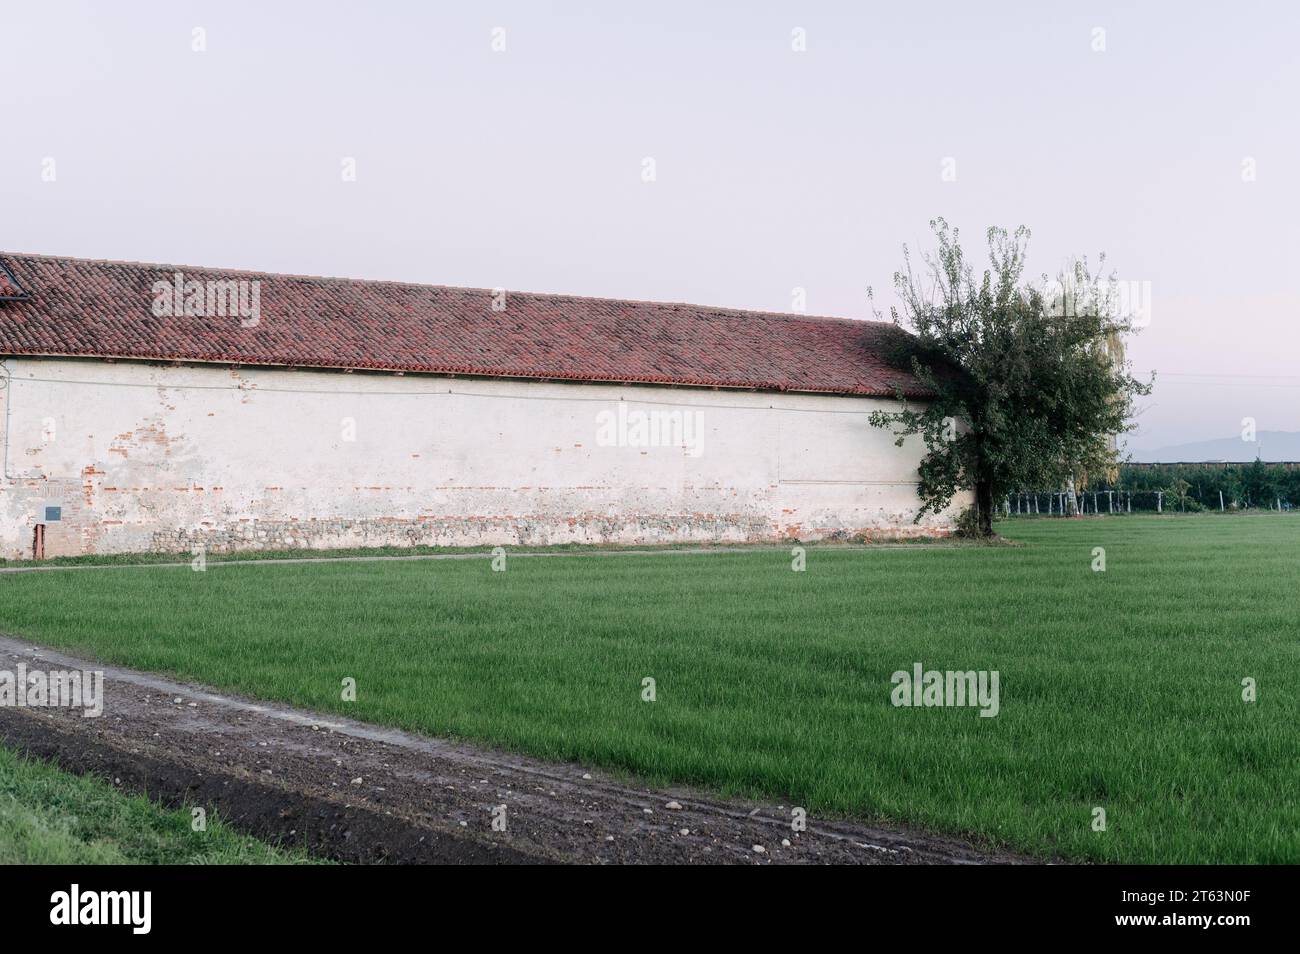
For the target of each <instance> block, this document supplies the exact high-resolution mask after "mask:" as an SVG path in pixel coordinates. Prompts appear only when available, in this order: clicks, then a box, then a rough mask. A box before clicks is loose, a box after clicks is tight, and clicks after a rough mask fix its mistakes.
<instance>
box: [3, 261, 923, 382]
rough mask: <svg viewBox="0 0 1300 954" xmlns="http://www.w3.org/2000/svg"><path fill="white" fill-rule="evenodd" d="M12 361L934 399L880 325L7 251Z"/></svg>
mask: <svg viewBox="0 0 1300 954" xmlns="http://www.w3.org/2000/svg"><path fill="white" fill-rule="evenodd" d="M0 262H3V263H4V264H6V265H7V266H8V267H9V268H10V269H11V270H12V271H13V273H14V276H15V277H16V278H17V280H18V282H19V283H20V284H21V285H22V287H23V290H25V291H26V292H27V293H28V295H29V297H28V298H26V299H24V300H19V301H0V354H8V355H47V356H94V357H105V358H109V357H111V358H135V359H143V360H175V361H195V362H215V363H221V364H257V365H279V366H298V367H322V368H357V369H373V370H388V371H412V372H430V373H439V374H466V375H490V376H504V377H519V378H543V379H565V380H574V381H612V382H632V383H647V384H673V385H687V386H699V387H729V388H757V389H762V390H778V391H810V392H822V393H833V394H860V395H879V396H890V397H892V396H894V394H895V393H896V391H895V388H896V386H897V387H901V388H902V390H903V392H904V393H905V394H908V395H910V396H923V395H924V392H923V390H922V389H921V388H920V386H919V384H918V383H917V382H916V381H915V380H914V379H913V378H912V377H911V376H910V375H909V374H907V373H906V372H902V371H898V370H894V369H891V368H889V367H888V366H887V364H886V363H885V360H884V359H883V357H882V349H883V348H884V345H885V341H886V339H887V337H888V336H889V335H890V334H892V333H893V326H892V325H890V324H887V323H883V322H874V321H870V322H869V321H850V320H846V319H842V318H814V317H809V316H804V315H783V314H773V313H770V312H748V311H734V310H730V309H724V308H708V307H703V306H699V305H682V304H660V303H655V302H639V301H618V300H613V299H603V298H577V297H570V296H567V295H539V294H531V293H526V292H515V291H508V292H507V293H506V309H505V310H504V311H501V312H495V311H493V310H492V301H493V293H492V291H491V290H488V289H471V288H449V287H445V286H440V285H411V284H405V283H400V282H376V281H356V280H351V279H344V278H310V277H303V276H296V275H277V274H267V273H260V272H239V271H229V270H222V269H211V268H193V267H189V266H172V265H144V264H138V263H126V262H102V261H91V260H86V259H75V258H54V257H47V256H39V255H20V254H9V253H0ZM178 271H179V272H182V273H183V274H184V278H185V280H187V281H198V282H203V283H206V282H209V281H230V280H235V281H249V282H252V281H256V282H259V283H260V286H259V294H260V320H259V321H258V322H257V324H256V325H255V326H252V327H241V323H240V319H239V317H238V316H237V315H230V316H229V317H200V316H195V315H191V316H176V317H166V316H164V317H158V316H157V315H155V313H154V312H155V308H154V304H155V292H154V286H155V283H157V282H164V283H168V284H171V283H172V282H173V281H174V274H175V273H176V272H178Z"/></svg>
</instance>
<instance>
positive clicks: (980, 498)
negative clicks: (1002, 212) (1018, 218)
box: [871, 219, 1150, 535]
mask: <svg viewBox="0 0 1300 954" xmlns="http://www.w3.org/2000/svg"><path fill="white" fill-rule="evenodd" d="M930 225H931V228H932V229H933V231H934V235H935V238H936V240H937V243H938V246H937V248H936V249H935V250H934V251H933V252H928V253H926V254H924V255H923V256H922V259H921V262H922V267H921V269H920V273H919V274H918V271H917V269H915V268H914V267H913V263H912V259H911V255H910V253H909V251H908V249H907V248H906V246H904V249H903V256H904V267H903V269H902V270H901V271H899V272H896V273H895V275H894V288H895V290H896V291H897V293H898V297H899V299H900V301H901V302H902V308H901V312H900V310H899V308H897V307H895V308H891V310H890V313H891V316H892V318H893V321H894V323H895V324H896V325H898V326H899V327H900V328H901V329H903V330H904V331H906V332H909V333H910V334H907V335H900V336H898V339H897V340H898V346H897V348H896V350H895V353H894V354H893V355H892V356H891V360H892V361H893V362H894V363H895V364H896V365H898V366H900V367H907V368H910V370H911V371H912V373H913V375H914V376H915V377H916V378H917V379H918V380H919V381H920V382H921V383H922V385H923V386H924V387H925V388H926V389H927V390H928V391H930V392H931V393H932V394H933V397H932V399H930V400H927V401H924V402H908V401H907V400H905V399H903V395H902V393H901V392H900V394H899V398H900V400H902V401H903V404H902V407H901V409H899V410H896V411H876V412H874V413H873V414H872V415H871V423H872V424H873V425H875V426H877V427H888V428H891V429H892V430H893V432H894V433H895V435H897V437H898V441H897V443H898V444H899V445H900V446H901V445H902V443H903V440H904V439H905V438H906V437H907V436H909V435H914V434H919V435H920V436H921V437H922V439H923V440H924V442H925V446H926V453H925V456H924V457H923V459H922V460H921V464H920V468H919V470H920V484H919V487H918V493H919V495H920V497H921V502H922V506H921V509H920V511H919V512H918V513H917V515H916V519H917V520H920V519H921V518H922V517H923V516H925V514H927V513H940V512H942V511H943V510H945V509H947V508H948V506H949V505H950V504H951V502H952V498H953V496H954V495H955V494H956V493H957V492H958V491H960V490H964V489H973V490H974V491H975V506H976V510H977V516H978V528H979V532H980V533H982V534H985V535H989V534H992V532H993V529H992V512H993V506H994V501H995V500H1000V499H1001V498H1002V495H1003V494H1005V493H1007V492H1008V491H1010V490H1012V489H1015V488H1019V487H1047V486H1054V485H1059V484H1060V483H1062V482H1063V481H1065V480H1067V479H1069V478H1070V477H1071V476H1074V475H1079V474H1082V473H1084V472H1091V473H1098V474H1100V473H1110V472H1113V471H1114V467H1115V464H1116V452H1115V440H1114V438H1115V435H1117V434H1119V433H1121V432H1123V431H1125V430H1128V429H1129V427H1130V425H1129V423H1128V419H1129V417H1130V415H1131V412H1132V401H1133V398H1134V397H1135V396H1137V395H1140V394H1147V393H1149V392H1150V385H1149V384H1144V383H1143V382H1141V381H1139V380H1137V379H1136V378H1135V377H1133V375H1132V374H1131V373H1130V370H1129V367H1128V364H1127V362H1126V361H1125V360H1124V357H1123V347H1122V342H1123V338H1124V336H1125V335H1127V334H1129V333H1131V332H1132V331H1133V330H1134V324H1133V319H1132V317H1131V316H1128V315H1125V314H1122V313H1120V312H1121V311H1122V309H1121V308H1119V307H1118V306H1117V295H1116V292H1115V289H1116V287H1117V286H1116V283H1115V281H1114V280H1113V278H1111V279H1109V280H1107V281H1101V280H1098V279H1095V278H1094V276H1093V275H1092V273H1091V271H1090V270H1089V266H1088V262H1087V260H1086V259H1079V260H1076V261H1074V262H1073V263H1072V264H1071V265H1070V266H1069V267H1068V268H1067V269H1066V270H1064V271H1063V272H1062V273H1061V274H1060V275H1059V276H1058V277H1057V280H1056V281H1055V283H1053V282H1052V281H1050V280H1049V279H1048V277H1047V276H1046V275H1044V276H1043V280H1042V284H1041V286H1036V285H1032V284H1029V283H1026V282H1024V281H1023V276H1024V270H1025V252H1026V248H1027V243H1028V240H1029V230H1028V229H1026V228H1024V227H1023V226H1022V227H1021V228H1019V229H1017V230H1016V231H1015V232H1014V233H1008V232H1007V231H1006V230H1005V229H1000V228H991V229H989V230H988V250H989V266H988V267H987V268H986V269H985V270H984V271H983V272H982V273H980V274H977V273H976V271H975V269H974V268H973V267H972V266H971V265H970V263H969V262H968V261H967V259H966V257H965V254H964V253H963V251H962V247H961V244H960V241H959V235H958V231H957V229H954V228H951V227H950V226H949V225H948V223H947V222H945V221H944V220H943V219H937V220H935V221H933V222H931V223H930ZM1104 263H1105V259H1104V257H1103V259H1102V261H1101V265H1104Z"/></svg>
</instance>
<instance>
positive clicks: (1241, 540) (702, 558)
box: [0, 515, 1300, 862]
mask: <svg viewBox="0 0 1300 954" xmlns="http://www.w3.org/2000/svg"><path fill="white" fill-rule="evenodd" d="M1001 526H1002V529H1003V532H1005V533H1006V534H1008V535H1009V536H1012V537H1014V538H1015V539H1016V540H1018V541H1021V542H1022V543H1023V544H1024V545H1023V546H1019V547H961V548H942V547H928V548H918V549H893V550H890V549H881V550H875V551H843V550H840V551H837V550H833V549H817V548H810V549H809V550H808V564H807V570H806V572H802V573H796V572H792V571H791V568H790V558H789V555H788V554H786V553H782V552H780V551H772V550H767V551H755V552H735V553H720V554H708V555H683V554H677V555H642V554H636V555H620V556H614V557H600V556H595V555H578V556H569V557H564V558H555V559H537V558H516V559H514V560H512V561H510V562H509V564H508V566H509V568H508V570H507V571H506V572H504V573H494V572H492V571H491V569H490V566H489V561H488V560H487V559H486V558H485V559H483V560H473V561H466V560H459V561H456V560H449V561H426V562H402V563H393V562H389V563H335V564H321V565H315V566H312V565H301V564H300V565H269V564H267V565H247V564H243V565H229V566H216V565H213V566H210V567H209V569H208V571H207V572H206V573H195V572H192V571H190V570H189V569H188V568H164V567H150V568H145V569H104V570H83V571H71V572H49V573H25V574H5V575H0V630H3V631H7V632H11V633H17V634H21V635H25V636H28V637H30V638H32V639H34V640H38V641H41V642H45V643H48V644H51V645H55V646H59V647H64V648H67V649H71V650H78V651H82V652H87V653H93V654H96V655H98V656H100V657H101V658H103V659H106V660H110V661H113V662H119V663H124V664H128V665H131V666H136V667H139V668H143V669H152V670H158V671H164V672H169V673H174V674H176V675H179V676H181V677H184V678H188V679H194V680H199V681H202V682H206V683H209V684H212V685H215V686H219V687H223V688H226V689H231V690H236V691H239V692H243V693H247V694H250V695H255V696H262V697H266V698H270V699H280V700H285V701H287V702H291V703H296V704H300V705H304V706H309V707H312V708H315V709H321V710H329V711H335V712H342V713H346V714H348V715H352V716H355V717H358V718H361V719H366V720H371V721H375V722H382V723H389V724H393V725H397V726H402V727H405V728H409V729H416V730H419V731H423V732H427V733H430V734H434V735H443V736H448V735H450V736H457V737H462V738H466V739H472V740H476V741H480V742H486V743H490V744H492V745H496V746H501V747H506V748H510V749H515V750H519V751H525V752H530V753H533V754H536V755H540V756H544V757H551V758H557V759H568V760H578V761H582V762H584V763H591V764H596V765H601V766H604V767H606V768H611V769H614V770H626V771H630V772H634V773H637V774H639V775H642V776H644V777H647V778H648V779H650V780H651V781H656V782H667V781H674V782H684V783H691V784H698V785H701V786H706V787H709V788H712V789H715V790H719V791H722V792H726V793H737V794H746V795H766V796H771V797H773V798H777V799H780V800H781V801H782V803H783V804H787V805H788V804H796V805H802V806H805V807H806V808H808V810H809V812H810V814H811V815H812V816H814V817H816V815H818V814H819V813H820V814H837V815H849V816H856V817H861V818H868V819H882V818H883V819H890V820H894V821H898V822H902V823H910V824H914V825H921V826H924V827H927V828H929V829H932V830H936V831H941V832H947V833H953V834H964V835H967V836H970V837H973V838H975V839H976V840H977V841H980V842H982V843H985V844H997V845H1003V846H1008V847H1011V848H1016V849H1020V850H1023V851H1029V852H1033V853H1036V854H1042V855H1060V856H1064V857H1068V858H1073V859H1086V860H1097V861H1125V862H1300V731H1297V727H1298V726H1300V599H1298V596H1297V594H1300V518H1297V517H1291V516H1284V515H1259V516H1228V517H1217V516H1201V517H1172V516H1170V517H1124V518H1110V519H1107V518H1101V519H1084V520H1072V521H1064V520H1026V521H1023V522H1014V521H1012V522H1009V523H1004V524H1002V525H1001ZM1094 547H1104V548H1105V555H1106V570H1105V572H1094V571H1093V569H1092V564H1093V560H1094V557H1093V548H1094ZM917 662H920V663H923V664H924V666H925V667H926V668H927V669H941V670H946V669H955V670H971V669H974V670H980V669H988V670H994V669H995V670H998V671H999V672H1000V674H1001V711H1000V714H999V715H998V716H997V717H996V718H980V717H978V715H977V714H976V711H975V710H974V709H970V708H964V709H956V708H946V709H941V708H918V709H907V708H895V707H894V706H892V705H891V704H890V691H891V689H892V686H891V684H890V676H891V674H892V673H893V672H895V671H896V670H910V669H911V667H912V666H913V664H914V663H917ZM344 677H352V678H355V679H356V681H357V691H358V697H357V701H356V702H355V703H345V702H343V701H341V700H340V681H341V680H342V679H343V678H344ZM645 677H652V678H654V679H655V680H656V694H657V699H656V701H654V702H643V701H642V698H641V694H642V680H643V679H644V678H645ZM1245 677H1251V678H1253V679H1255V680H1256V683H1257V685H1258V701H1256V702H1253V703H1247V702H1244V701H1243V700H1242V685H1241V683H1242V679H1243V678H1245ZM1095 807H1101V808H1105V810H1106V813H1107V823H1108V824H1107V830H1106V831H1104V832H1096V831H1093V829H1092V820H1093V809H1094V808H1095Z"/></svg>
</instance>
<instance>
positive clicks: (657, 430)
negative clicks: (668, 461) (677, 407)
mask: <svg viewBox="0 0 1300 954" xmlns="http://www.w3.org/2000/svg"><path fill="white" fill-rule="evenodd" d="M703 439H704V412H703V411H660V410H658V409H655V410H652V411H632V410H628V406H627V404H626V403H624V402H622V401H620V402H619V405H618V410H617V411H613V410H607V411H601V412H600V413H599V414H597V415H596V445H597V446H599V447H681V448H683V449H684V450H685V451H686V456H688V457H699V456H700V454H701V453H703V451H704V447H703Z"/></svg>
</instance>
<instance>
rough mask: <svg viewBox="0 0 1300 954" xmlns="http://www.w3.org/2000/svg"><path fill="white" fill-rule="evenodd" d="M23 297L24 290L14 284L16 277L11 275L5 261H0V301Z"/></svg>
mask: <svg viewBox="0 0 1300 954" xmlns="http://www.w3.org/2000/svg"><path fill="white" fill-rule="evenodd" d="M22 295H23V290H22V289H21V288H19V287H18V285H17V284H16V283H15V282H14V277H13V276H12V275H10V274H9V270H8V269H7V268H6V267H5V264H4V262H3V261H0V299H3V298H19V297H21V296H22Z"/></svg>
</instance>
